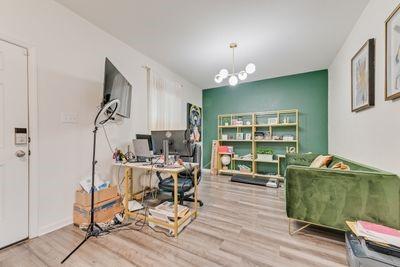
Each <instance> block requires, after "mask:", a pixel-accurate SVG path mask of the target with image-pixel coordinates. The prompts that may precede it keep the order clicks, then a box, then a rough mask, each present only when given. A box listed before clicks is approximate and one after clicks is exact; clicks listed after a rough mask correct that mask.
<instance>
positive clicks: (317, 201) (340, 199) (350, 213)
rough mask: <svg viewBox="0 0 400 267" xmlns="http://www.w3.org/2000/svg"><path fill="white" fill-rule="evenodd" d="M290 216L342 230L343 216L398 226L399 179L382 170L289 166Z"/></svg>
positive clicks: (287, 207) (399, 213)
mask: <svg viewBox="0 0 400 267" xmlns="http://www.w3.org/2000/svg"><path fill="white" fill-rule="evenodd" d="M285 178H286V179H285V186H286V212H287V215H288V217H289V218H293V219H298V220H303V221H308V222H312V223H316V224H321V225H326V226H329V227H333V228H337V229H341V230H345V229H346V226H345V221H346V220H367V221H371V222H376V223H381V224H384V225H387V226H390V227H394V228H400V204H399V203H400V197H399V195H400V179H399V177H398V176H396V175H394V174H390V173H384V172H369V171H341V170H331V169H317V168H310V167H304V166H289V167H288V168H287V170H286V177H285Z"/></svg>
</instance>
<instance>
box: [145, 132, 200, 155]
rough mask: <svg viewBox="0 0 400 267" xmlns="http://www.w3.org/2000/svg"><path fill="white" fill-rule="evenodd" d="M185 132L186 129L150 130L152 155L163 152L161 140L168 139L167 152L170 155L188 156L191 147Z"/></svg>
mask: <svg viewBox="0 0 400 267" xmlns="http://www.w3.org/2000/svg"><path fill="white" fill-rule="evenodd" d="M187 134H188V131H187V130H173V131H151V140H152V142H153V153H154V155H161V154H162V153H163V151H162V150H163V140H168V143H169V153H170V154H171V155H180V156H186V157H190V156H191V155H192V151H193V147H192V145H191V144H190V141H189V137H188V136H187Z"/></svg>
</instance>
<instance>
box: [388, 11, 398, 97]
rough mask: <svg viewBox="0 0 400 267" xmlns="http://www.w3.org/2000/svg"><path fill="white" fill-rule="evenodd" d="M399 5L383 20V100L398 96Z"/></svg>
mask: <svg viewBox="0 0 400 267" xmlns="http://www.w3.org/2000/svg"><path fill="white" fill-rule="evenodd" d="M399 10H400V5H399V6H397V7H396V9H395V10H394V11H393V13H392V14H390V16H389V18H388V19H387V20H386V22H385V63H386V64H385V76H386V78H385V100H393V99H396V98H399V97H400V11H399Z"/></svg>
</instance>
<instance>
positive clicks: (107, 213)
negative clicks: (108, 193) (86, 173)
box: [73, 196, 123, 225]
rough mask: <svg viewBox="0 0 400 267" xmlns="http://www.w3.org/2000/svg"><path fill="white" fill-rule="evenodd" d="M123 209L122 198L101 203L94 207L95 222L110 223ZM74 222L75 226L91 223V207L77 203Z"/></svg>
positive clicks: (118, 197)
mask: <svg viewBox="0 0 400 267" xmlns="http://www.w3.org/2000/svg"><path fill="white" fill-rule="evenodd" d="M122 209H123V206H122V203H121V198H120V196H117V197H114V198H112V199H109V200H106V201H103V202H99V203H97V204H96V205H95V206H94V210H95V212H94V221H95V222H97V223H100V222H109V221H110V220H112V219H113V218H114V216H115V214H117V213H119V212H121V211H122ZM73 221H74V224H75V225H81V224H84V223H86V224H88V223H90V205H89V206H82V205H80V204H78V203H75V204H74V213H73Z"/></svg>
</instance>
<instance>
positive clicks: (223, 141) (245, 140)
mask: <svg viewBox="0 0 400 267" xmlns="http://www.w3.org/2000/svg"><path fill="white" fill-rule="evenodd" d="M218 141H220V142H253V140H222V139H219V140H218Z"/></svg>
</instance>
